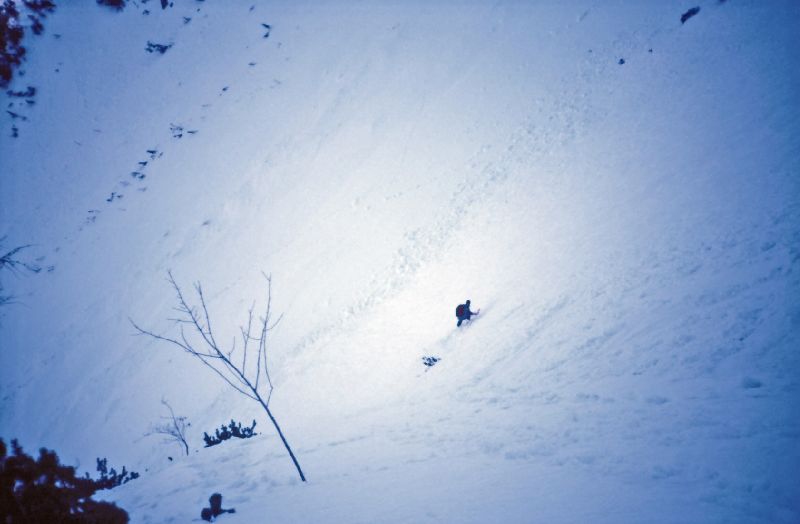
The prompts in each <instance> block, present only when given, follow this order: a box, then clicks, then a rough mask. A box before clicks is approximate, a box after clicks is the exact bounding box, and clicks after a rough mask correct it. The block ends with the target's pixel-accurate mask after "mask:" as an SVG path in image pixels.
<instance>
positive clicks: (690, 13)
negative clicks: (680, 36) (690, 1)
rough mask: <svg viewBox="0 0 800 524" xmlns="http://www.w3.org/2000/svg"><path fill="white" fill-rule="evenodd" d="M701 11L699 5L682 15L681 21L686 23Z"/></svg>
mask: <svg viewBox="0 0 800 524" xmlns="http://www.w3.org/2000/svg"><path fill="white" fill-rule="evenodd" d="M699 12H700V8H699V7H693V8H691V9H689V10H688V11H686V12H685V13H683V14H682V15H681V23H682V24H685V23H686V21H687V20H689V19H690V18H691V17H693V16H694V15H696V14H697V13H699Z"/></svg>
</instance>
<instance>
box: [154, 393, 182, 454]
mask: <svg viewBox="0 0 800 524" xmlns="http://www.w3.org/2000/svg"><path fill="white" fill-rule="evenodd" d="M161 403H162V404H163V405H164V406H166V408H167V409H168V410H169V416H167V417H161V420H162V422H159V423H158V424H156V425H154V426H153V428H152V429H151V430H150V431H149V432H148V433H147V435H162V436H163V437H164V439H165V440H166V441H167V442H176V443H177V444H178V445H180V446H182V447H183V450H184V451H185V452H186V455H189V444H188V443H187V442H186V428H187V427H189V426H191V424H190V423H189V422H187V420H186V417H178V416H176V415H175V411H174V410H173V409H172V406H170V405H169V402H167V401H166V400H164V399H161Z"/></svg>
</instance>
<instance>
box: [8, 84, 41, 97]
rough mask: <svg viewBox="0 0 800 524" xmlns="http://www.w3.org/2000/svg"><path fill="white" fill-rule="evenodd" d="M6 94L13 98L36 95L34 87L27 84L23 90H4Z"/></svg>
mask: <svg viewBox="0 0 800 524" xmlns="http://www.w3.org/2000/svg"><path fill="white" fill-rule="evenodd" d="M6 94H7V95H8V96H13V97H15V98H31V97H34V96H36V88H35V87H33V86H28V89H26V90H25V91H11V90H8V91H6Z"/></svg>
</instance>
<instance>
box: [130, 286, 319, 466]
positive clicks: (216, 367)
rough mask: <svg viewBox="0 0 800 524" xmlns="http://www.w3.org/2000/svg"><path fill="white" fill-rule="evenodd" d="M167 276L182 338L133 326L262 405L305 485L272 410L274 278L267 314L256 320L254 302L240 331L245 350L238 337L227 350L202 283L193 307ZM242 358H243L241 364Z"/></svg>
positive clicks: (265, 311)
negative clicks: (269, 340) (219, 337)
mask: <svg viewBox="0 0 800 524" xmlns="http://www.w3.org/2000/svg"><path fill="white" fill-rule="evenodd" d="M167 274H168V276H169V282H170V284H172V287H173V289H174V290H175V293H176V294H177V299H178V305H177V307H176V308H175V310H176V311H177V312H178V317H177V318H175V319H172V320H175V322H176V324H177V326H178V327H179V333H178V336H164V335H157V334H155V333H153V332H152V331H147V330H145V329H142V328H140V327H139V326H137V325H136V323H135V322H133V320H131V324H133V327H134V328H135V329H136V330H137V331H138V332H139V333H140V334H143V335H148V336H150V337H153V338H155V339H157V340H162V341H164V342H169V343H170V344H173V345H175V346H178V347H179V348H181V349H183V350H184V351H186V352H187V353H189V354H190V355H192V356H193V357H196V358H197V359H199V360H200V361H201V362H202V363H203V364H205V365H206V366H207V367H208V368H209V369H211V370H212V371H213V372H214V373H216V374H217V375H218V376H219V377H220V378H221V379H222V380H224V381H225V383H227V384H228V385H229V386H230V387H232V388H233V389H234V390H236V391H237V392H239V393H240V394H242V395H244V396H245V397H247V398H249V399H251V400H253V401H255V402H257V403H258V404H259V405H261V407H262V408H263V409H264V411H265V412H266V413H267V416H268V417H269V420H270V421H271V422H272V425H273V426H275V430H276V431H277V432H278V436H279V437H280V438H281V442H283V445H284V447H285V448H286V451H288V452H289V456H290V457H291V459H292V462H293V463H294V466H295V468H297V472H298V473H299V474H300V480H302V481H303V482H305V481H306V477H305V475H304V474H303V470H302V469H301V468H300V464H299V463H298V462H297V458H296V457H295V456H294V453H293V452H292V448H291V447H290V446H289V443H288V442H287V441H286V437H284V435H283V431H281V428H280V426H279V425H278V422H277V421H276V420H275V417H274V416H273V415H272V411H271V410H270V408H269V401H270V398H271V397H272V390H273V386H272V380H271V378H270V376H269V368H268V365H267V334H268V333H269V332H270V331H272V330H273V329H274V328H275V326H277V325H278V322H280V320H281V317H282V316H281V317H278V319H277V320H275V321H274V322H272V311H271V306H272V278H271V277H270V276H269V275H266V274H265V275H264V278H265V279H266V281H267V296H266V304H265V305H264V311H263V314H262V315H261V316H258V317H257V318H256V316H255V314H254V312H255V309H256V305H255V303H253V305H252V306H250V310H249V313H248V317H247V326H246V327H240V328H239V331H240V332H241V341H242V343H241V347H240V348H237V347H236V340H237V339H236V337H234V339H233V343H232V344H231V347H230V350H228V351H225V350H223V349H222V347H221V346H220V345H219V344H218V343H217V340H216V338H215V335H214V330H213V329H212V328H211V317H210V315H209V313H208V307H207V305H206V300H205V297H204V295H203V288H202V286H201V285H200V283H199V282H196V283H195V284H194V290H195V292H196V293H197V299H198V301H199V305H196V306H193V305H190V304H189V302H187V300H186V298H185V296H184V294H183V291H182V290H181V288H180V286H179V285H178V283H177V282H175V277H173V276H172V272H168V273H167ZM237 349H238V350H237ZM239 355H241V363H240V362H239ZM234 359H235V361H234Z"/></svg>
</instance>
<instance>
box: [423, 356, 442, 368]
mask: <svg viewBox="0 0 800 524" xmlns="http://www.w3.org/2000/svg"><path fill="white" fill-rule="evenodd" d="M440 360H442V359H440V358H439V357H422V363H423V364H425V365H426V366H427V367H429V368H430V367H433V366H435V365H436V363H437V362H439V361H440Z"/></svg>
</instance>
